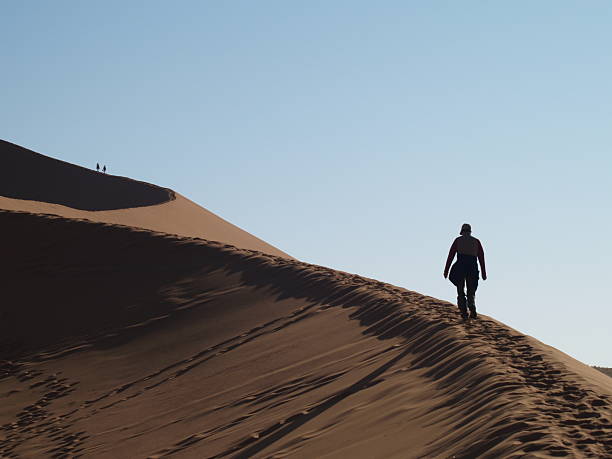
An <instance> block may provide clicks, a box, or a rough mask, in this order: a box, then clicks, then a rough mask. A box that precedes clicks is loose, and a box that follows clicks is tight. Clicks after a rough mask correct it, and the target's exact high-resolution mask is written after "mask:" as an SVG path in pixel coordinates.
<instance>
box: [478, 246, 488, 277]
mask: <svg viewBox="0 0 612 459" xmlns="http://www.w3.org/2000/svg"><path fill="white" fill-rule="evenodd" d="M478 262H479V263H480V269H481V271H482V280H487V268H486V267H485V259H484V249H483V248H482V244H481V243H480V241H478Z"/></svg>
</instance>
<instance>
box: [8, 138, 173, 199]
mask: <svg viewBox="0 0 612 459" xmlns="http://www.w3.org/2000/svg"><path fill="white" fill-rule="evenodd" d="M0 154H1V155H2V167H1V168H0V196H5V197H7V198H12V199H21V200H28V201H40V202H47V203H51V204H60V205H63V206H66V207H72V208H74V209H80V210H88V211H101V210H115V209H125V208H132V207H144V206H154V205H157V204H162V203H165V202H168V201H172V200H173V199H174V192H173V191H172V190H170V189H169V188H162V187H159V186H157V185H153V184H151V183H146V182H140V181H138V180H134V179H130V178H127V177H119V176H116V175H110V174H103V173H100V172H96V171H93V170H90V169H87V168H84V167H81V166H77V165H75V164H71V163H67V162H65V161H62V160H59V159H55V158H51V157H49V156H45V155H43V154H41V153H36V152H34V151H32V150H28V149H27V148H23V147H20V146H19V145H15V144H13V143H10V142H7V141H5V140H0Z"/></svg>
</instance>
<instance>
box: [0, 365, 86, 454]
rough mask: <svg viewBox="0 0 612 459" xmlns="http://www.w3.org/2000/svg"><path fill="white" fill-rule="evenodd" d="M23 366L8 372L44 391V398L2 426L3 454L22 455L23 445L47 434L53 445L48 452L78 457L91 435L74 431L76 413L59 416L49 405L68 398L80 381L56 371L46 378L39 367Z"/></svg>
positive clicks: (41, 397) (33, 387) (32, 386)
mask: <svg viewBox="0 0 612 459" xmlns="http://www.w3.org/2000/svg"><path fill="white" fill-rule="evenodd" d="M22 368H23V366H22V365H19V364H17V365H15V366H14V369H15V370H16V371H15V372H13V373H10V372H8V373H6V374H5V375H4V376H5V377H10V376H13V377H14V378H15V379H16V380H17V381H19V382H20V383H27V382H28V381H32V382H31V384H29V387H28V388H29V389H30V390H39V391H42V392H43V393H42V395H41V396H40V398H39V399H38V400H37V401H36V402H35V403H33V404H31V405H28V406H26V407H24V408H23V409H22V410H21V411H20V412H19V413H17V415H16V420H15V421H14V422H12V423H9V424H4V425H3V426H0V431H2V432H3V434H4V439H3V440H0V457H3V458H4V457H7V458H17V457H20V455H19V454H18V452H17V451H16V450H17V449H18V448H19V447H20V446H21V445H23V444H24V443H26V442H28V441H30V440H36V439H39V438H40V437H42V436H44V437H46V438H47V439H48V440H50V442H51V444H52V445H53V446H52V447H51V448H48V449H47V450H46V451H45V453H46V455H47V456H48V457H52V458H57V459H59V458H68V457H78V456H79V455H80V453H81V452H82V451H83V448H82V447H81V442H82V441H83V440H84V439H85V438H87V436H86V435H85V432H72V431H71V429H70V428H71V422H70V421H69V417H70V416H71V415H72V414H73V413H74V411H73V412H71V413H68V414H66V415H62V416H56V415H54V414H53V412H52V411H51V410H50V407H49V405H51V404H52V403H53V401H54V400H57V399H59V398H61V397H66V396H68V395H69V394H71V393H72V392H74V390H75V386H76V385H77V384H78V382H70V381H69V380H68V379H67V378H61V377H60V374H59V373H55V374H52V375H49V376H47V377H46V378H44V379H43V378H42V377H43V376H44V375H43V373H42V372H40V371H37V370H32V371H30V370H23V369H22ZM75 411H76V410H75Z"/></svg>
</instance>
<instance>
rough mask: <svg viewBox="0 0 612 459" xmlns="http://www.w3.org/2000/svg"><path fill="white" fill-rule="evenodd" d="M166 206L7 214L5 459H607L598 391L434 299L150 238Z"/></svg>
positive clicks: (1, 445) (611, 396) (268, 259)
mask: <svg viewBox="0 0 612 459" xmlns="http://www.w3.org/2000/svg"><path fill="white" fill-rule="evenodd" d="M177 201H179V199H178V198H177V199H176V200H173V201H168V202H165V203H159V204H155V205H150V206H146V207H138V208H134V209H121V210H109V211H82V210H81V211H78V212H88V213H87V215H89V216H90V217H91V218H89V217H87V219H81V220H78V219H74V218H65V217H75V216H79V215H77V214H76V213H74V214H72V212H77V210H75V209H71V208H69V207H66V206H63V207H61V206H60V205H59V204H57V203H55V204H53V203H51V204H50V203H41V202H38V203H34V202H31V201H27V200H18V199H14V198H13V199H11V200H4V199H3V200H2V201H1V202H0V204H2V205H7V203H9V204H10V205H11V206H18V204H19V203H21V205H22V207H21V208H20V209H18V210H22V212H19V211H15V209H14V208H11V210H5V211H0V225H1V226H0V227H1V228H2V232H3V233H2V234H3V240H4V241H5V247H4V250H3V255H4V256H3V263H2V266H1V268H0V269H1V279H2V281H3V289H2V290H3V296H2V300H3V301H2V303H1V304H2V305H1V306H0V400H2V403H1V404H0V426H1V427H0V457H5V456H6V457H28V458H29V457H74V456H81V457H96V458H98V457H101V458H134V457H151V458H153V457H166V456H172V457H193V458H204V457H207V458H223V457H239V458H246V457H277V458H279V457H297V458H315V457H316V458H319V457H334V458H390V457H396V458H451V457H457V458H474V457H483V458H503V457H509V458H519V457H533V458H548V457H568V458H581V457H599V458H604V457H612V409H611V403H612V379H610V378H609V377H607V376H606V375H603V374H601V373H599V372H598V371H596V370H594V369H592V368H590V367H588V366H586V365H583V364H582V363H580V362H578V361H576V360H574V359H572V358H571V357H569V356H567V355H565V354H563V353H561V352H559V351H557V350H556V349H554V348H551V347H549V346H546V345H544V344H542V343H540V342H539V341H537V340H535V339H533V338H531V337H528V336H525V335H522V334H520V333H519V332H517V331H515V330H513V329H511V328H509V327H507V326H505V325H504V324H501V323H499V322H497V321H495V320H493V319H491V318H489V317H486V316H481V319H479V320H478V321H473V322H471V323H468V324H465V323H462V322H460V321H458V320H457V313H456V307H455V306H453V305H451V304H449V303H447V302H444V301H440V300H437V299H435V298H431V297H427V296H423V295H420V294H418V293H416V292H412V291H408V290H405V289H402V288H399V287H395V286H392V285H389V284H386V283H383V282H379V281H375V280H371V279H365V278H363V277H360V276H357V275H353V274H349V273H344V272H340V271H335V270H332V269H329V268H325V267H321V266H314V265H309V264H306V263H302V262H299V261H297V260H294V259H292V258H290V257H288V256H286V255H284V254H283V253H282V252H281V253H280V254H279V255H281V256H277V254H273V253H270V252H271V251H273V250H272V249H273V248H272V249H269V250H270V251H268V252H267V253H266V251H265V250H260V251H254V250H250V249H249V248H245V247H240V248H239V247H235V246H233V245H230V244H228V243H227V241H223V242H211V241H207V240H203V239H197V238H193V237H191V238H190V237H180V236H176V235H169V234H165V233H162V232H155V231H151V230H150V229H152V227H154V226H155V225H161V226H163V225H165V224H167V223H166V222H163V221H161V220H163V218H162V217H161V215H163V213H162V212H160V211H159V209H160V208H163V207H164V206H168V205H171V204H172V203H173V202H175V203H176V202H177ZM185 202H187V201H186V200H185ZM185 202H183V203H181V204H180V205H178V204H177V212H178V214H180V212H179V210H180V209H179V207H180V206H181V205H183V204H185ZM53 205H56V206H60V207H61V209H60V210H61V212H66V214H60V213H59V212H60V210H57V209H56V208H54V207H49V206H53ZM37 206H43V207H44V208H45V209H47V210H45V212H46V213H49V212H48V209H53V210H55V211H56V212H54V213H56V215H42V214H40V213H39V212H38V210H37V209H40V207H37ZM45 206H46V207H45ZM194 206H195V205H194ZM181 209H183V211H184V208H181ZM193 209H200V210H201V208H199V207H197V206H195V207H194V208H193ZM193 209H192V212H193V213H196V211H195V210H193ZM24 210H29V211H31V212H23V211H24ZM145 210H146V213H140V211H143V212H145ZM32 212H34V213H32ZM37 212H38V213H37ZM103 213H107V214H109V215H110V214H113V215H114V217H113V218H117V219H123V220H122V223H123V224H124V225H125V224H126V222H128V221H132V222H133V221H136V220H129V219H131V218H132V219H136V218H143V219H145V220H140V221H141V222H146V223H147V225H144V224H141V225H132V227H130V226H121V225H116V224H109V223H108V221H105V220H102V219H100V220H98V221H92V220H95V219H98V218H99V217H98V216H99V215H100V214H103ZM178 214H177V215H178ZM58 215H62V216H58ZM92 215H95V216H96V218H95V219H94V218H93V216H92ZM119 215H121V217H119ZM135 215H138V216H137V217H136V216H135ZM144 215H147V217H146V218H148V220H146V218H145V217H144ZM183 215H185V214H183ZM205 215H206V218H211V217H210V215H208V214H205ZM81 217H82V215H81ZM156 217H158V218H159V220H156ZM194 218H198V217H194ZM201 218H204V217H201ZM212 220H214V219H212ZM209 221H210V220H209ZM113 223H117V221H113ZM183 224H184V225H186V226H183V227H184V228H185V227H188V226H189V224H190V219H189V217H188V216H185V221H184V223H183ZM177 225H178V223H177ZM228 225H229V224H228ZM133 226H140V228H134V227H133ZM143 228H149V229H143ZM192 228H194V227H192ZM219 228H220V229H219V231H220V233H219V234H221V235H222V236H223V235H224V234H225V233H223V226H220V227H219ZM226 228H227V227H226ZM231 228H236V227H231ZM207 230H208V229H206V228H205V229H203V230H202V231H207ZM185 231H186V232H187V230H185ZM228 231H229V230H228ZM236 231H237V232H236V233H234V236H232V237H237V238H239V239H240V241H239V242H242V243H246V244H248V243H254V242H253V239H249V237H252V236H250V235H248V234H247V233H240V231H241V230H239V229H237V228H236ZM245 235H246V236H245ZM183 236H184V235H183ZM218 239H223V238H218ZM263 244H265V243H263ZM269 247H271V246H267V245H266V246H265V247H264V248H269ZM274 250H276V249H274Z"/></svg>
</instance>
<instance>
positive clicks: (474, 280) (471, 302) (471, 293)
mask: <svg viewBox="0 0 612 459" xmlns="http://www.w3.org/2000/svg"><path fill="white" fill-rule="evenodd" d="M466 283H467V306H468V308H469V309H470V316H471V317H474V318H475V317H476V289H477V288H478V275H477V274H476V275H470V276H468V278H467V279H466Z"/></svg>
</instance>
